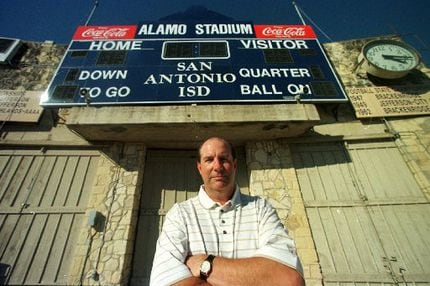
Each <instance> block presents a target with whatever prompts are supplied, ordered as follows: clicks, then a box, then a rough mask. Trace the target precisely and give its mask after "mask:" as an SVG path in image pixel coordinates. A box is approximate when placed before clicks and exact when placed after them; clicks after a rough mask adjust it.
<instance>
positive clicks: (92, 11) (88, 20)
mask: <svg viewBox="0 0 430 286" xmlns="http://www.w3.org/2000/svg"><path fill="white" fill-rule="evenodd" d="M98 5H99V1H98V0H94V5H93V9H91V13H90V15H89V16H88V19H87V21H86V22H85V26H88V23H89V22H90V20H91V18H92V17H93V14H94V11H96V8H97V6H98Z"/></svg>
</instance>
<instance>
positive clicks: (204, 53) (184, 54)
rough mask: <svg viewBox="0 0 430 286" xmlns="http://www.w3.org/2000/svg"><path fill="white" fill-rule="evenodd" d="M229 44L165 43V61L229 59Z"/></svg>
mask: <svg viewBox="0 0 430 286" xmlns="http://www.w3.org/2000/svg"><path fill="white" fill-rule="evenodd" d="M229 57H230V55H229V49H228V43H227V42H226V41H216V42H209V41H205V42H189V41H184V42H165V43H164V45H163V55H162V58H163V59H198V58H206V59H210V58H218V59H219V58H221V59H227V58H229Z"/></svg>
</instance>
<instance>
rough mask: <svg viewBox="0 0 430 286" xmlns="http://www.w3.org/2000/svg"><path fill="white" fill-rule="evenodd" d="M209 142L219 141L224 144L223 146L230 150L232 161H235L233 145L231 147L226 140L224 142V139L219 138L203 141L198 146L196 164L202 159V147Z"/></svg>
mask: <svg viewBox="0 0 430 286" xmlns="http://www.w3.org/2000/svg"><path fill="white" fill-rule="evenodd" d="M211 141H220V142H223V143H224V144H225V146H226V147H227V148H228V150H230V154H231V156H232V158H233V160H236V151H235V150H234V147H233V145H231V143H230V142H228V141H227V140H225V139H224V138H221V137H211V138H209V139H207V140H205V141H204V142H203V143H201V144H200V146H199V148H198V149H197V162H200V160H201V159H202V152H201V151H202V147H203V146H204V145H205V144H206V143H209V142H211Z"/></svg>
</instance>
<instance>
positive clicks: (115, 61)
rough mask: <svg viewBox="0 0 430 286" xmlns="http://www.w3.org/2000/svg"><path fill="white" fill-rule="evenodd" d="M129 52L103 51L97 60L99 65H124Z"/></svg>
mask: <svg viewBox="0 0 430 286" xmlns="http://www.w3.org/2000/svg"><path fill="white" fill-rule="evenodd" d="M126 55H127V51H102V52H100V54H99V57H98V59H97V63H96V64H97V65H122V64H123V63H124V61H125V57H126Z"/></svg>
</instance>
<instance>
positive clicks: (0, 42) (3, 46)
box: [0, 39, 15, 53]
mask: <svg viewBox="0 0 430 286" xmlns="http://www.w3.org/2000/svg"><path fill="white" fill-rule="evenodd" d="M14 42H15V40H12V39H0V53H4V52H6V51H7V50H8V49H9V48H10V47H11V45H12V44H13V43H14Z"/></svg>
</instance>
